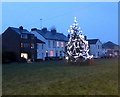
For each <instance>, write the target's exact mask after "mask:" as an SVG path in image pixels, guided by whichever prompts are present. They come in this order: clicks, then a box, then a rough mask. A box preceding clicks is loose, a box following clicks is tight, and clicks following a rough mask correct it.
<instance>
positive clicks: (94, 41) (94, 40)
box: [87, 39, 99, 44]
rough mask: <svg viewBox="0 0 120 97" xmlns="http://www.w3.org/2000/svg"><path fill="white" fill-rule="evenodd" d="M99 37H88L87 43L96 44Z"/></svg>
mask: <svg viewBox="0 0 120 97" xmlns="http://www.w3.org/2000/svg"><path fill="white" fill-rule="evenodd" d="M98 40H99V39H88V40H87V41H88V43H89V44H96V43H97V41H98Z"/></svg>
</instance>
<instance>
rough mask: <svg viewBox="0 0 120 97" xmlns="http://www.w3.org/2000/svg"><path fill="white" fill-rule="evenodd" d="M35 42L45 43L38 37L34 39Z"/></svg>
mask: <svg viewBox="0 0 120 97" xmlns="http://www.w3.org/2000/svg"><path fill="white" fill-rule="evenodd" d="M36 42H37V43H44V44H45V42H43V41H42V40H39V39H36Z"/></svg>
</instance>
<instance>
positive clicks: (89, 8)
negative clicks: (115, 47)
mask: <svg viewBox="0 0 120 97" xmlns="http://www.w3.org/2000/svg"><path fill="white" fill-rule="evenodd" d="M75 16H76V17H77V21H78V23H79V26H80V27H81V28H82V29H83V34H84V35H86V36H87V38H89V39H96V38H98V39H100V40H101V41H102V42H107V41H112V42H114V43H118V3H117V2H96V3H95V2H91V3H90V2H63V3H62V2H57V3H53V2H45V3H43V2H23V3H22V2H20V3H18V2H16V3H14V2H3V3H2V32H4V31H5V30H6V29H7V28H8V27H9V26H11V27H19V26H21V25H22V26H23V27H24V28H25V29H27V30H29V31H30V30H31V28H38V29H40V27H41V22H40V19H42V26H43V27H47V28H48V29H50V28H51V27H52V26H55V27H56V29H57V31H58V32H60V33H64V34H65V35H67V34H68V32H67V29H69V28H70V25H71V24H73V20H74V17H75Z"/></svg>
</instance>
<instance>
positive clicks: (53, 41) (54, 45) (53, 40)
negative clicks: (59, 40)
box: [53, 40, 55, 48]
mask: <svg viewBox="0 0 120 97" xmlns="http://www.w3.org/2000/svg"><path fill="white" fill-rule="evenodd" d="M53 48H55V41H54V40H53Z"/></svg>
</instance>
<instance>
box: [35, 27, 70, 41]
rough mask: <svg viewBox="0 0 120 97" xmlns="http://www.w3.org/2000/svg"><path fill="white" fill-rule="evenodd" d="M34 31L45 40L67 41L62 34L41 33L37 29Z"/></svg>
mask: <svg viewBox="0 0 120 97" xmlns="http://www.w3.org/2000/svg"><path fill="white" fill-rule="evenodd" d="M36 31H37V32H38V33H39V34H41V35H42V36H43V37H44V38H46V39H51V40H59V41H68V38H67V37H66V36H65V35H64V34H63V33H57V32H51V31H42V30H38V29H37V30H36Z"/></svg>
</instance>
